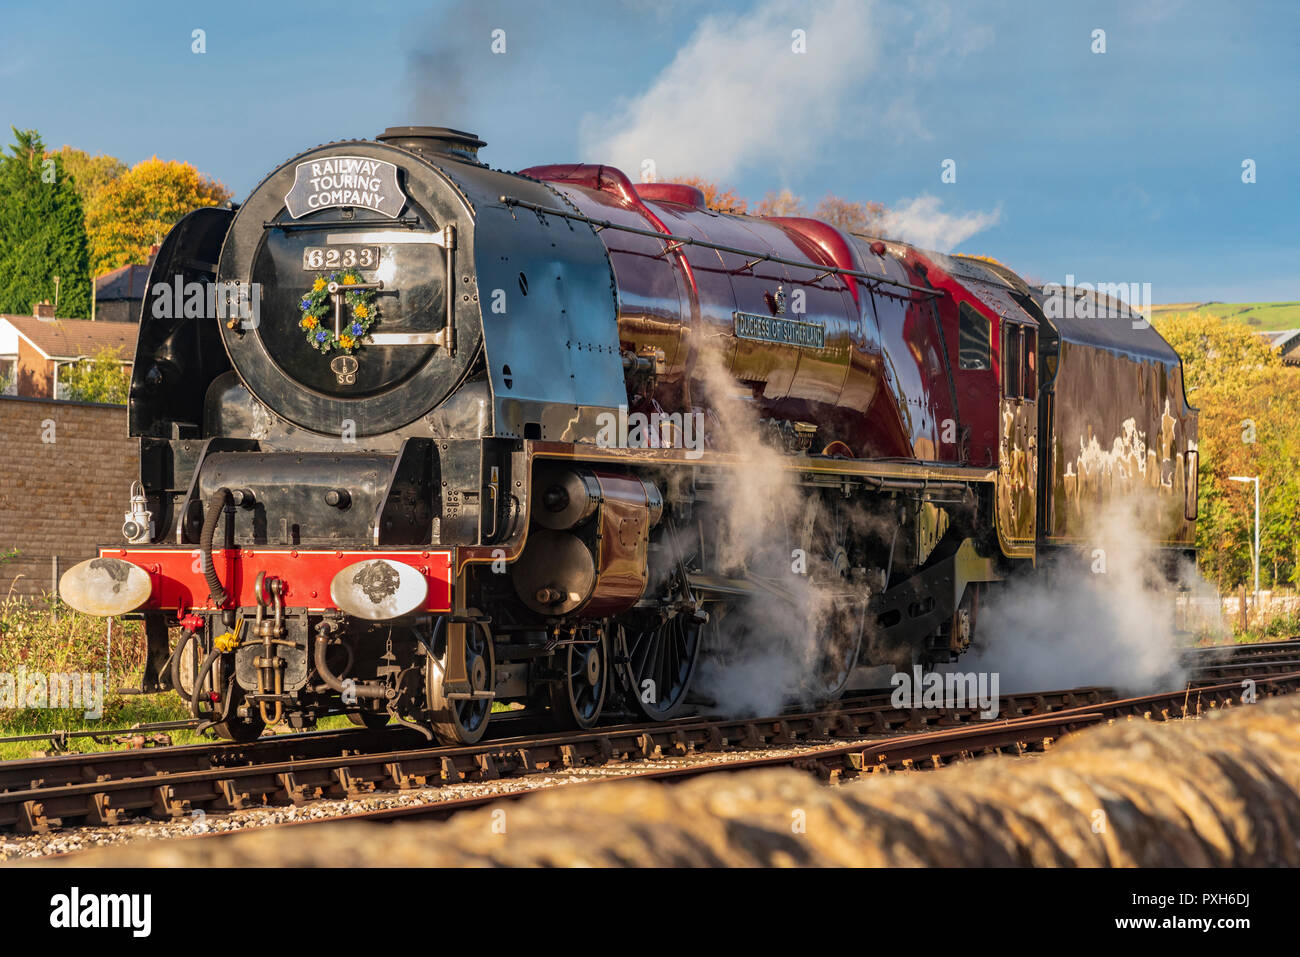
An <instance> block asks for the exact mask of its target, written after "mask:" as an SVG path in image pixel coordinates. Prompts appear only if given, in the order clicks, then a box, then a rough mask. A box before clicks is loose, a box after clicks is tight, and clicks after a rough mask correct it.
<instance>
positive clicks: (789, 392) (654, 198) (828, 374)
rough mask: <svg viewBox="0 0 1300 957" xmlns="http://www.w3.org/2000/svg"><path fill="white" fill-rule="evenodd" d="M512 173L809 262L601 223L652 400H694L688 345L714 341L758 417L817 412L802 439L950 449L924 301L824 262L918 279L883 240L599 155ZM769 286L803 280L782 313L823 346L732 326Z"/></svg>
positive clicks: (945, 397)
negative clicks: (720, 198) (721, 197)
mask: <svg viewBox="0 0 1300 957" xmlns="http://www.w3.org/2000/svg"><path fill="white" fill-rule="evenodd" d="M523 172H524V174H525V175H528V176H532V177H535V178H537V179H540V180H543V181H545V182H548V183H550V184H551V185H552V186H553V187H554V188H555V189H556V191H557V192H558V193H560V194H561V195H562V196H563V197H564V198H565V199H566V200H568V202H569V203H570V204H572V205H573V206H574V207H576V208H577V209H578V211H579V212H581V213H583V214H584V215H586V216H589V217H591V218H592V219H595V220H601V221H609V222H611V223H616V224H619V225H626V226H630V227H634V228H638V229H653V230H655V231H656V232H663V233H667V234H671V235H673V236H679V237H683V238H691V239H698V240H706V241H709V242H712V243H717V244H720V245H724V246H731V247H735V248H736V249H743V250H754V251H755V252H756V253H762V254H766V255H772V256H776V257H780V258H783V259H788V260H792V261H795V262H807V263H810V264H812V265H811V267H808V268H805V267H801V266H791V265H784V264H780V263H773V262H770V261H759V262H753V261H752V260H753V257H750V256H743V255H739V254H736V253H729V252H722V251H720V250H716V249H708V248H705V247H701V246H694V245H682V246H680V247H677V248H675V249H673V250H668V251H666V250H665V244H664V242H663V241H661V240H656V239H654V238H653V237H649V236H638V235H634V234H630V233H627V232H622V231H619V230H615V229H606V230H603V231H601V233H600V238H601V240H602V241H603V242H604V243H605V245H606V248H607V249H608V251H609V256H610V262H611V264H612V265H613V268H614V278H615V282H616V284H617V287H618V301H619V339H620V343H621V346H622V348H623V349H625V350H629V351H635V352H643V351H644V350H646V349H661V350H663V353H664V358H665V373H664V375H663V376H661V378H660V380H659V381H660V385H659V387H658V389H659V391H658V392H657V393H656V394H655V395H654V396H653V397H650V398H653V399H655V400H656V401H657V402H659V403H660V404H661V405H662V406H663V407H664V408H665V409H669V410H673V409H677V408H683V407H684V406H688V405H689V406H696V407H698V402H696V401H695V398H694V397H693V396H692V383H693V382H696V381H697V379H698V376H697V374H696V371H695V369H696V366H695V358H696V350H697V349H698V343H700V342H703V341H706V340H708V341H712V342H714V343H721V344H723V346H724V349H725V351H724V353H723V354H722V356H721V359H722V361H723V363H724V365H725V366H726V368H727V369H728V370H729V371H730V373H731V375H732V376H733V377H734V378H735V379H736V380H738V381H739V382H741V383H743V384H744V385H746V386H748V387H750V388H751V389H752V391H753V396H754V399H755V401H756V402H757V403H758V404H759V407H760V409H761V414H762V415H763V416H764V417H771V418H774V419H777V420H786V421H803V422H815V423H817V424H818V432H817V436H816V443H817V448H815V449H814V451H820V450H821V448H822V447H826V446H830V445H831V444H832V443H835V442H839V443H842V444H841V445H840V446H836V447H837V448H843V447H844V446H847V447H848V449H849V450H850V451H851V453H852V454H853V455H854V456H857V457H859V458H871V457H902V458H917V459H924V460H928V461H944V462H954V461H957V456H958V453H959V449H958V447H957V446H956V445H955V444H954V443H943V442H941V441H940V440H939V438H940V430H941V428H942V423H943V422H944V420H945V419H947V418H950V417H954V416H955V410H954V409H953V400H952V388H951V385H950V383H949V381H948V377H947V372H946V365H947V364H946V363H945V362H944V356H943V352H942V349H941V347H940V344H939V341H940V340H939V335H938V329H936V328H935V321H934V316H933V314H932V312H931V309H930V306H929V304H928V303H926V302H923V301H917V302H908V301H906V300H904V299H903V298H901V297H899V296H891V295H889V292H890V291H891V289H893V291H899V292H902V291H901V290H896V289H894V288H893V287H887V288H886V289H885V290H882V291H879V292H875V293H873V292H870V291H868V289H867V288H866V287H865V286H863V285H862V284H861V283H860V282H859V281H857V280H855V279H853V278H852V277H846V276H844V275H842V274H840V273H826V272H825V268H826V267H829V268H838V269H850V270H855V271H868V272H872V273H875V274H878V275H882V274H883V275H888V276H890V277H891V278H895V279H898V280H900V281H902V282H907V283H913V284H919V283H920V278H919V276H918V275H917V274H916V273H915V272H914V271H913V270H911V269H910V268H909V267H908V266H907V265H906V264H905V263H904V262H903V261H902V260H901V258H900V257H899V256H898V255H897V254H896V253H891V254H889V255H886V256H885V257H883V258H877V257H876V256H874V255H872V254H871V251H870V250H869V249H868V248H867V245H866V244H865V243H864V242H862V241H861V240H858V239H857V238H855V237H850V236H848V235H846V234H845V233H843V232H842V231H841V230H839V229H837V228H835V227H834V226H832V225H830V224H829V223H825V222H822V221H820V220H816V219H810V218H806V217H769V218H765V217H754V216H733V215H723V214H719V213H717V212H714V211H713V210H709V209H706V208H701V200H702V196H700V195H697V194H698V192H699V191H698V190H695V189H694V187H686V186H682V185H680V184H671V183H655V184H644V185H633V183H632V182H631V180H629V179H628V177H627V176H626V175H624V174H623V173H622V172H620V171H618V170H616V169H614V168H612V167H609V166H600V165H585V164H565V165H554V166H535V167H532V168H530V169H527V170H524V171H523ZM778 290H781V291H783V292H784V294H785V296H786V297H787V299H791V298H792V297H793V296H794V295H795V294H796V291H798V292H800V293H802V297H803V305H804V307H805V308H804V311H803V313H802V314H798V315H796V314H794V311H793V310H792V311H791V313H790V314H788V315H786V316H785V317H786V318H787V319H798V320H801V321H806V322H810V323H814V324H818V325H822V326H823V327H824V328H825V336H826V343H827V347H826V348H825V349H799V348H795V347H789V346H780V345H775V344H772V343H767V342H755V341H753V340H750V339H744V338H740V337H737V336H735V335H734V334H733V325H734V315H735V313H736V312H744V313H752V314H757V315H761V316H768V315H773V314H782V313H781V312H780V311H779V309H778V305H777V301H776V298H775V296H776V293H777V291H778ZM903 295H905V296H906V295H908V294H906V293H905V292H904V293H903ZM918 300H919V297H918ZM954 348H955V340H954ZM952 363H953V364H954V365H955V363H956V358H955V355H954V357H953V359H952ZM995 381H996V380H995ZM993 406H994V408H996V393H994V398H993Z"/></svg>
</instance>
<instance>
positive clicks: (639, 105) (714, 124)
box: [581, 0, 880, 179]
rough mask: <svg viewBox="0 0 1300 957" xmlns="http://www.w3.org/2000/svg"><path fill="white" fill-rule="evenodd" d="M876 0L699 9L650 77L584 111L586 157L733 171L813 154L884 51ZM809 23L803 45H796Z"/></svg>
mask: <svg viewBox="0 0 1300 957" xmlns="http://www.w3.org/2000/svg"><path fill="white" fill-rule="evenodd" d="M874 9H875V4H874V0H829V2H826V3H821V4H817V5H816V6H815V7H813V8H811V9H810V8H808V7H807V6H805V5H801V4H798V3H795V2H791V0H765V2H760V3H759V4H758V5H757V6H756V7H754V8H753V9H752V10H749V11H746V12H745V13H741V14H727V15H717V16H712V17H709V18H707V19H706V20H704V21H703V22H702V23H701V24H700V25H699V27H698V29H697V30H696V31H695V33H694V35H693V36H692V37H691V39H690V40H689V41H688V42H687V44H686V45H685V46H684V47H683V48H682V49H681V51H680V52H679V53H678V54H677V56H676V57H675V58H674V59H673V61H672V62H671V63H670V64H668V66H666V67H665V68H664V69H663V70H662V71H661V72H660V74H659V75H658V77H656V78H655V80H654V82H653V83H652V84H651V85H650V87H649V88H648V89H647V90H645V92H643V93H641V94H640V95H639V96H637V97H635V98H633V99H632V100H631V101H629V102H627V103H626V104H625V106H624V107H623V108H622V109H620V110H619V111H617V112H616V113H615V114H614V115H613V116H611V117H608V118H603V117H593V116H588V117H586V118H585V119H584V122H583V128H582V133H581V145H582V150H583V155H584V157H586V158H588V159H589V160H590V161H599V162H604V163H612V164H613V165H615V166H618V167H620V168H622V169H624V170H626V171H627V172H628V175H630V176H632V177H633V178H638V174H639V171H640V170H641V168H642V163H643V162H644V161H645V160H646V159H652V160H653V161H654V164H655V167H656V170H657V172H658V174H659V175H660V176H665V175H678V176H681V175H692V174H694V175H702V176H707V177H711V178H716V179H724V178H727V177H731V176H733V175H735V174H736V173H737V171H739V170H741V169H742V168H745V167H751V166H759V165H767V166H771V165H773V164H786V163H798V162H807V161H808V160H810V159H811V158H813V157H814V156H815V155H816V153H817V151H818V150H819V148H820V147H821V146H822V145H823V144H824V142H825V141H826V140H827V139H828V138H829V137H831V136H832V135H834V134H835V133H836V131H837V129H838V128H839V127H840V126H841V125H842V123H843V110H842V107H843V106H845V105H846V102H847V101H850V100H851V99H852V98H853V97H855V96H856V95H858V94H860V92H861V81H862V80H864V79H865V78H866V77H867V76H868V75H869V74H871V73H872V71H873V69H874V66H875V64H876V62H877V55H878V54H877V40H878V38H879V33H880V31H879V29H878V27H877V26H875V25H874V24H873V22H872V14H873V12H874ZM795 30H803V31H804V32H805V35H806V38H807V52H806V53H795V52H793V50H792V44H793V43H794V42H795V41H794V39H793V37H792V33H793V31H795Z"/></svg>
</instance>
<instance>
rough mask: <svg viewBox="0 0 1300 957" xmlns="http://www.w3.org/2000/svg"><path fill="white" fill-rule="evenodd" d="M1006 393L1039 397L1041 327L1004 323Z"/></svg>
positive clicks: (1003, 355) (1030, 399) (1008, 395)
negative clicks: (1039, 329) (1039, 341)
mask: <svg viewBox="0 0 1300 957" xmlns="http://www.w3.org/2000/svg"><path fill="white" fill-rule="evenodd" d="M1002 395H1003V396H1004V397H1006V398H1008V399H1026V400H1028V401H1029V402H1033V401H1035V400H1036V399H1037V398H1038V330H1037V329H1031V328H1030V327H1028V326H1022V325H1019V324H1018V323H1014V322H1003V324H1002Z"/></svg>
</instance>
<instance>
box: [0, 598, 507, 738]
mask: <svg viewBox="0 0 1300 957" xmlns="http://www.w3.org/2000/svg"><path fill="white" fill-rule="evenodd" d="M108 634H109V623H108V621H107V620H106V619H103V618H94V617H91V616H89V615H83V614H81V613H79V612H77V611H74V610H73V609H71V608H69V607H68V606H67V605H65V604H63V603H62V602H61V601H59V600H58V599H57V598H55V597H54V596H52V595H46V596H45V597H43V598H40V599H35V600H20V599H17V598H9V599H6V600H4V601H0V674H10V675H17V674H18V673H19V670H20V669H23V668H25V669H26V672H27V674H28V675H31V674H32V673H34V672H38V671H39V672H44V673H45V674H47V675H48V674H53V673H69V672H75V673H77V674H99V675H102V676H104V679H103V688H104V704H103V715H102V716H101V717H100V718H99V719H88V718H86V716H85V712H84V710H81V709H75V708H7V709H4V708H0V738H7V737H15V736H18V735H27V734H53V733H54V732H57V731H97V730H104V731H111V730H117V729H119V728H129V727H130V726H131V725H134V724H152V723H154V722H160V721H181V720H185V719H187V718H189V717H190V713H189V709H188V708H187V707H186V706H185V704H184V703H183V702H182V701H181V699H180V697H179V696H177V695H176V694H175V693H173V692H170V691H167V692H163V693H161V694H151V695H123V694H119V693H117V692H118V689H121V688H132V687H138V686H139V684H140V673H141V670H142V669H143V667H144V659H145V638H144V627H143V625H142V624H141V623H140V622H138V621H124V620H122V619H120V618H115V619H113V620H112V635H113V642H112V651H111V654H110V651H109V642H108ZM510 710H513V707H512V706H511V705H508V704H505V703H503V702H496V703H495V704H494V705H493V711H510ZM352 726H353V725H352V723H351V722H350V721H349V720H348V719H347V717H346V716H344V715H333V716H331V717H328V718H322V719H321V720H320V721H319V722H318V724H317V727H318V728H320V729H334V728H348V727H352ZM167 734H168V735H170V737H171V741H172V743H173V744H193V743H195V742H197V741H200V740H204V739H203V738H202V737H201V736H199V735H196V734H195V733H194V731H193V730H190V729H179V730H174V731H169V732H167ZM122 746H123V745H122V744H121V743H117V742H114V741H112V740H106V741H96V740H95V739H94V738H74V739H72V740H70V741H69V742H68V750H69V751H76V752H91V751H108V750H113V749H115V748H120V747H122ZM49 747H50V743H49V741H18V742H8V743H5V742H0V760H5V761H9V760H13V759H15V758H27V757H31V756H32V755H33V754H36V753H40V752H43V751H45V750H47V749H48V748H49Z"/></svg>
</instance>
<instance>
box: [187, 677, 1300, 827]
mask: <svg viewBox="0 0 1300 957" xmlns="http://www.w3.org/2000/svg"><path fill="white" fill-rule="evenodd" d="M1256 681H1257V684H1258V685H1259V690H1260V693H1261V695H1269V694H1283V693H1291V692H1294V691H1300V672H1296V671H1292V672H1290V673H1287V674H1285V675H1278V676H1263V677H1259V678H1257V679H1256ZM1096 690H1099V689H1084V693H1083V694H1082V697H1091V696H1092V694H1093V692H1094V691H1096ZM1241 692H1242V687H1241V685H1240V683H1239V682H1237V681H1230V682H1224V683H1220V684H1210V685H1203V686H1201V687H1196V688H1185V689H1182V690H1179V691H1171V692H1161V693H1158V694H1151V695H1144V696H1141V697H1134V698H1117V699H1112V700H1102V701H1099V702H1093V703H1088V704H1083V705H1078V706H1075V707H1070V708H1065V709H1063V710H1060V711H1055V712H1049V713H1047V714H1046V715H1042V716H1040V715H1039V714H1037V713H1029V714H1025V715H1023V716H1021V717H1016V718H1011V719H1007V720H1001V721H991V722H983V721H980V722H975V723H966V724H961V725H957V726H946V727H938V728H935V729H933V730H929V731H922V732H918V733H906V732H899V733H895V734H891V735H889V736H887V737H883V738H878V739H872V740H867V741H854V742H853V743H849V744H835V743H826V744H822V745H820V746H816V747H811V748H807V749H803V750H800V751H799V752H798V753H791V752H786V753H782V754H778V755H775V756H757V757H747V758H743V759H740V760H736V761H729V762H727V763H723V764H720V763H716V762H714V763H697V764H690V765H685V766H675V767H668V768H662V769H649V770H637V771H632V772H630V773H625V774H620V775H617V776H608V777H602V778H597V779H595V780H594V781H592V782H590V783H605V784H613V783H617V782H620V781H631V780H637V781H646V780H658V781H669V782H673V781H683V780H688V779H690V778H695V777H699V776H701V775H704V774H710V773H715V772H718V771H743V770H756V769H760V768H773V767H793V768H797V769H800V770H804V771H809V772H812V773H816V774H817V775H818V776H820V777H821V778H823V779H824V780H828V781H837V780H843V779H846V778H851V777H856V776H858V775H861V774H871V773H880V772H884V771H896V770H904V769H915V768H921V767H927V768H932V767H933V768H937V767H942V766H944V765H946V764H948V763H951V762H953V761H958V760H967V759H970V758H973V757H976V756H980V755H984V754H992V753H1004V752H1006V751H1008V750H1010V751H1014V752H1016V753H1025V752H1028V751H1033V750H1041V749H1043V748H1045V747H1046V746H1047V745H1049V744H1050V743H1051V742H1052V741H1054V740H1056V739H1058V738H1060V737H1062V736H1064V735H1066V734H1069V733H1071V732H1073V731H1077V730H1079V729H1080V728H1084V727H1088V726H1091V725H1096V724H1101V723H1103V722H1106V721H1109V720H1115V719H1117V718H1122V717H1128V718H1135V717H1141V718H1144V719H1148V720H1157V721H1168V720H1176V719H1179V718H1183V717H1189V716H1194V715H1199V714H1203V713H1205V712H1206V711H1210V710H1214V709H1218V708H1222V707H1229V706H1231V705H1233V704H1234V703H1235V702H1236V701H1238V700H1239V698H1240V695H1241ZM1030 697H1032V696H1030ZM1048 697H1050V696H1048ZM1045 703H1046V701H1045ZM772 720H773V719H765V720H764V721H763V722H761V723H762V724H765V725H766V724H768V723H769V722H770V721H772ZM809 743H812V742H809ZM534 790H536V789H526V790H518V791H509V792H498V793H491V794H482V795H475V796H471V797H463V798H452V799H447V800H440V801H435V802H430V803H424V804H416V805H408V806H403V807H385V808H379V809H374V810H367V811H362V812H358V813H352V814H343V815H336V816H331V817H327V818H322V819H310V820H296V821H284V822H279V823H277V824H275V825H271V826H274V827H299V826H303V825H311V824H323V823H341V822H353V823H397V822H410V821H441V820H446V819H448V818H450V817H452V816H454V815H455V814H459V813H463V812H465V811H472V810H478V809H481V808H484V807H487V806H489V805H493V804H498V803H499V802H501V801H514V800H517V799H519V798H521V797H525V796H526V795H529V794H531V793H533V791H534ZM239 833H241V831H240V830H238V829H236V830H230V831H222V832H213V833H206V834H202V835H196V836H194V837H193V839H195V840H219V839H222V838H226V837H231V836H234V835H236V834H239Z"/></svg>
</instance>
